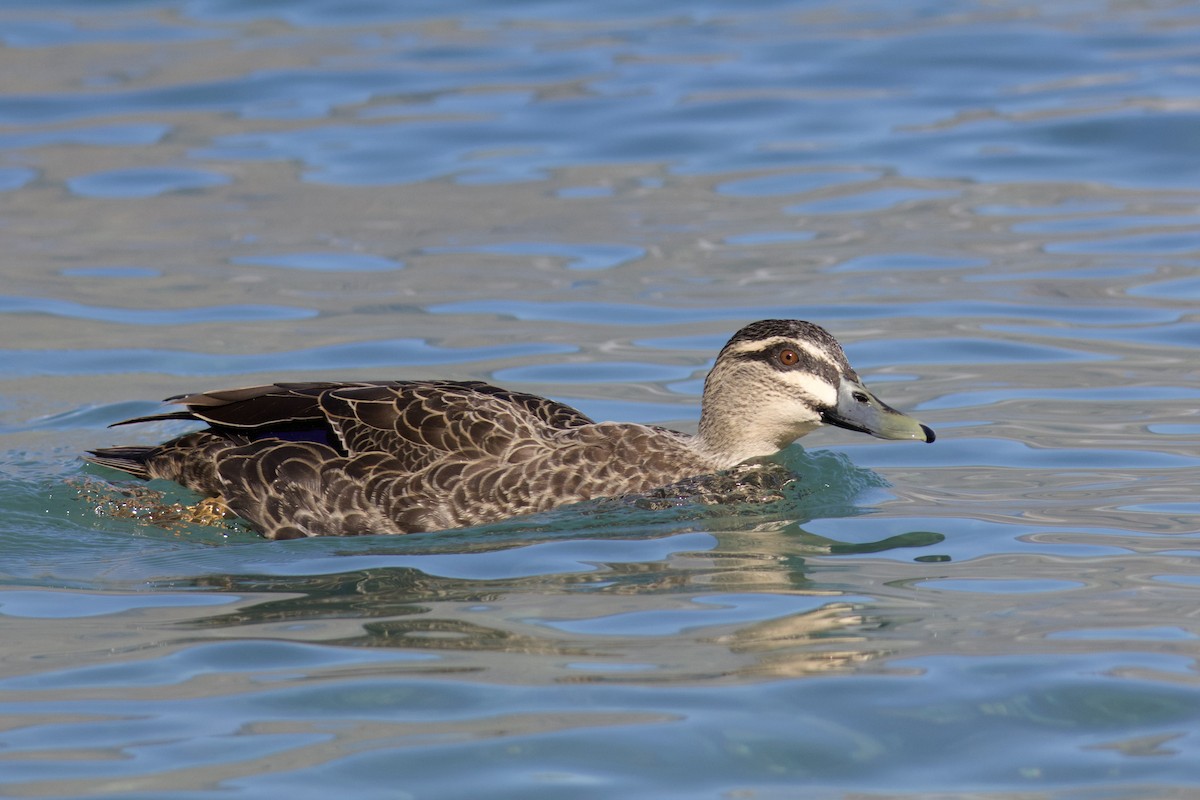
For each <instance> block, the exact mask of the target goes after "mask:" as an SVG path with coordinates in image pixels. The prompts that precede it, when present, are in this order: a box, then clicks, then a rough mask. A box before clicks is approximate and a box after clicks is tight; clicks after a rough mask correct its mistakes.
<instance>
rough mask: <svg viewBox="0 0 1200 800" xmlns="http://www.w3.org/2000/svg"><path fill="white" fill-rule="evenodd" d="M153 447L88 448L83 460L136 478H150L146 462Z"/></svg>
mask: <svg viewBox="0 0 1200 800" xmlns="http://www.w3.org/2000/svg"><path fill="white" fill-rule="evenodd" d="M156 449H157V448H154V447H102V448H100V449H99V450H89V451H88V454H87V455H86V456H84V457H83V458H84V460H85V461H88V462H90V463H92V464H96V465H98V466H101V467H108V468H109V469H116V470H120V471H121V472H128V473H129V474H130V475H133V476H134V477H136V478H142V479H143V480H149V479H150V467H149V465H148V462H149V460H150V455H151V453H153V452H154V451H155V450H156Z"/></svg>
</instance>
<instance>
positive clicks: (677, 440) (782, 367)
mask: <svg viewBox="0 0 1200 800" xmlns="http://www.w3.org/2000/svg"><path fill="white" fill-rule="evenodd" d="M167 402H171V403H176V404H179V405H182V406H184V407H185V408H186V410H185V411H173V412H167V413H163V414H156V415H152V416H146V417H138V418H136V419H131V420H126V421H125V422H120V423H116V424H118V425H125V424H130V423H135V422H149V421H155V420H177V419H184V420H193V421H197V422H203V423H206V424H207V425H208V427H207V428H206V429H204V430H201V431H196V432H194V433H188V434H185V435H183V436H180V437H178V438H176V439H172V440H171V441H168V442H166V443H164V444H160V445H157V446H152V447H111V448H104V449H100V450H94V451H91V452H90V455H89V456H88V460H89V461H91V462H93V463H95V464H99V465H101V466H105V467H111V468H113V469H117V470H121V471H123V472H126V473H129V474H131V475H134V476H136V477H139V478H144V479H150V478H165V479H167V480H171V481H175V482H177V483H180V484H183V485H184V486H186V487H188V488H190V489H193V490H195V491H197V492H199V493H201V494H203V495H205V496H207V497H212V498H219V500H220V502H221V503H223V504H224V505H225V506H227V507H228V508H229V509H230V510H231V511H232V512H233V513H235V514H237V515H238V516H239V517H241V518H243V519H244V520H246V521H247V522H249V523H250V524H251V525H252V526H254V527H255V528H256V529H257V530H258V531H260V532H261V533H262V534H263V535H264V536H266V537H267V538H270V539H292V538H298V537H302V536H329V535H341V536H345V535H354V534H365V533H415V532H421V531H434V530H443V529H447V528H456V527H460V526H465V525H477V524H482V523H486V522H492V521H495V520H499V519H504V518H506V517H512V516H517V515H520V514H528V513H531V512H536V511H545V510H547V509H550V508H554V507H556V506H560V505H565V504H567V503H575V502H579V501H583V500H589V499H592V498H600V497H616V496H622V495H631V494H638V493H642V492H647V491H649V490H651V489H656V488H660V487H663V486H668V485H670V484H673V483H675V482H678V481H682V480H685V479H688V478H694V477H695V476H698V475H705V474H708V473H713V472H717V471H720V470H727V469H730V468H732V467H735V466H737V465H739V464H741V463H743V462H745V461H747V460H748V459H752V458H755V457H758V456H767V455H770V454H772V453H775V452H777V451H779V450H781V449H782V448H784V447H786V446H787V445H789V444H791V443H792V442H793V441H795V440H796V439H798V438H799V437H801V436H803V435H804V434H806V433H808V432H810V431H812V430H813V429H815V428H817V427H819V426H820V425H822V424H827V425H836V426H838V427H841V428H848V429H850V430H853V431H861V432H863V433H868V434H871V435H873V436H878V437H880V438H882V439H915V440H917V441H924V442H932V441H933V440H934V433H933V431H932V430H931V429H930V428H928V427H926V426H925V425H922V424H921V423H920V422H917V421H916V420H914V419H912V418H911V417H908V416H905V415H904V414H901V413H900V412H899V411H896V410H895V409H894V408H892V407H890V406H888V405H887V404H885V403H883V402H882V401H880V400H879V399H878V398H876V397H875V395H873V394H871V392H869V391H868V390H867V389H866V387H865V386H863V383H862V381H861V380H860V379H859V377H858V375H857V374H856V373H855V372H854V370H853V369H852V368H851V367H850V364H849V363H848V362H847V360H846V356H845V354H844V353H843V352H842V348H841V345H839V344H838V342H837V340H836V339H834V338H833V336H832V335H830V334H829V332H828V331H826V330H825V329H824V328H821V327H820V326H818V325H814V324H813V323H811V322H803V321H800V320H763V321H761V322H755V323H752V324H750V325H747V326H746V327H744V328H742V329H741V330H740V331H738V332H737V333H735V334H734V335H733V337H732V338H731V339H730V340H729V342H728V343H727V344H726V345H725V346H724V347H723V348H722V349H721V351H720V353H719V354H718V355H717V358H716V361H715V363H714V364H713V367H712V369H711V370H710V371H709V374H708V377H707V379H706V380H705V382H704V395H703V398H702V401H701V411H700V425H699V430H698V432H697V433H696V434H695V435H688V434H684V433H679V432H677V431H672V430H668V429H666V428H661V427H656V426H652V425H639V424H632V423H621V422H594V421H592V420H591V419H589V418H588V417H587V416H585V415H584V414H582V413H580V412H579V411H576V410H575V409H574V408H571V407H570V406H567V405H564V404H562V403H558V402H555V401H553V400H547V399H546V398H543V397H538V396H536V395H531V394H524V393H521V392H514V391H509V390H507V389H501V388H499V387H496V386H491V385H489V384H486V383H483V382H481V381H447V380H429V381H363V382H350V383H335V382H313V383H274V384H270V385H267V386H252V387H249V388H243V389H229V390H219V391H211V392H200V393H198V394H187V395H180V396H178V397H172V398H168V400H167Z"/></svg>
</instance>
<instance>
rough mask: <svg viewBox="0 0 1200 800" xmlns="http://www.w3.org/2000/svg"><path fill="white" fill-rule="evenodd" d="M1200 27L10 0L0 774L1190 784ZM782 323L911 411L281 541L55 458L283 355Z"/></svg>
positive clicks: (572, 389)
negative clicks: (565, 501) (511, 511)
mask: <svg viewBox="0 0 1200 800" xmlns="http://www.w3.org/2000/svg"><path fill="white" fill-rule="evenodd" d="M1196 22H1197V18H1196V15H1195V10H1194V9H1192V8H1191V7H1190V6H1187V5H1170V4H1158V5H1155V4H1135V5H1125V6H1120V5H1115V6H1114V5H1101V4H1094V3H1087V2H1085V3H1078V4H1059V5H1054V4H1051V5H1050V6H1047V7H1038V8H1033V7H1029V6H1027V5H1018V4H1010V3H1005V2H1001V3H988V4H979V3H975V2H953V3H948V4H942V5H940V6H936V7H935V6H928V7H925V6H920V7H918V6H914V5H910V4H900V5H895V4H885V3H878V2H871V1H869V0H863V2H854V3H849V4H846V3H841V4H833V5H820V4H810V3H796V2H787V1H781V2H772V3H768V4H756V5H755V7H754V8H753V9H747V7H745V6H744V5H742V4H731V3H724V2H705V3H701V4H695V3H693V4H690V5H688V6H686V7H684V6H675V5H670V4H668V5H666V6H663V5H646V4H632V3H624V2H621V3H615V4H614V3H606V4H602V5H601V6H594V4H593V5H588V4H579V3H570V2H562V3H520V4H512V3H507V4H484V3H477V2H471V1H470V0H467V1H466V2H459V3H452V4H449V5H447V4H433V5H430V4H412V3H405V4H393V3H387V2H374V1H371V0H369V1H368V2H362V3H356V4H353V5H351V6H347V5H346V4H344V3H330V2H323V1H322V0H297V1H296V2H291V3H282V4H281V3H268V4H264V3H255V2H243V1H242V0H239V1H238V2H228V1H226V0H219V1H217V0H201V1H198V2H188V3H170V2H149V3H142V2H138V3H122V2H118V3H106V4H104V7H103V8H102V9H101V8H90V7H88V6H87V5H86V4H67V3H62V4H59V3H51V4H49V5H47V4H44V3H39V4H33V3H10V4H7V5H5V6H4V7H3V8H0V41H3V43H4V44H5V46H6V49H5V50H4V53H3V55H4V58H5V59H6V62H5V63H6V66H7V68H6V69H4V70H0V87H2V88H0V200H2V201H3V203H2V204H0V223H2V224H3V227H4V235H5V245H6V247H5V252H4V254H3V255H0V259H3V263H4V268H3V275H4V277H5V280H4V284H3V287H2V288H0V293H2V295H0V367H3V369H2V370H0V381H2V383H0V386H2V387H3V390H2V392H0V437H2V438H0V507H2V508H3V509H4V514H3V515H0V545H2V546H3V552H4V557H3V559H0V620H2V628H3V636H2V637H0V715H2V716H3V719H4V724H3V725H0V728H2V732H0V794H5V795H6V796H10V795H11V796H57V797H87V796H119V797H142V796H145V797H156V798H180V799H181V800H182V798H200V797H210V796H215V795H217V794H230V793H236V794H238V795H240V796H246V797H259V796H261V797H278V796H281V795H284V794H288V795H292V796H296V797H317V796H320V797H325V796H328V795H329V794H330V792H335V793H340V794H343V795H350V796H354V797H365V798H370V797H389V798H393V797H397V796H400V797H437V798H453V797H470V798H478V797H513V798H518V797H519V798H522V799H523V800H524V799H525V798H536V797H556V798H557V797H578V798H587V797H597V798H599V797H613V796H617V795H620V796H623V797H646V798H656V800H657V799H658V798H671V797H680V798H683V797H686V798H696V797H735V796H736V797H762V798H774V797H806V798H807V797H843V796H848V795H851V794H855V795H865V794H872V793H873V794H875V795H881V796H882V795H886V796H907V795H913V796H929V795H932V794H935V793H945V794H947V795H950V794H953V795H955V796H959V795H962V794H964V793H970V794H972V796H979V797H1001V796H1003V797H1012V796H1014V793H1022V796H1025V795H1026V794H1037V795H1038V796H1049V797H1072V798H1077V797H1100V796H1105V797H1108V796H1121V797H1175V796H1178V797H1185V796H1188V795H1189V794H1190V793H1191V792H1194V791H1195V787H1196V786H1197V785H1198V784H1200V768H1197V767H1196V764H1197V763H1200V759H1197V755H1198V754H1197V747H1196V734H1195V728H1196V724H1197V720H1200V693H1198V691H1197V686H1196V660H1195V659H1196V655H1197V648H1196V641H1197V637H1198V636H1200V629H1198V628H1197V625H1196V623H1195V621H1194V617H1195V614H1194V612H1193V609H1194V608H1195V607H1196V606H1197V598H1198V597H1200V594H1198V591H1200V586H1198V583H1200V578H1198V577H1197V574H1198V570H1197V568H1196V563H1197V562H1196V554H1197V548H1196V535H1197V531H1198V530H1200V501H1197V499H1196V475H1197V472H1198V470H1197V468H1198V466H1200V456H1198V453H1197V445H1198V443H1200V423H1198V421H1197V410H1196V409H1197V403H1198V401H1200V382H1198V378H1197V376H1198V374H1200V373H1198V371H1197V363H1196V356H1195V353H1196V343H1197V341H1200V338H1198V334H1200V327H1198V326H1200V322H1198V321H1197V311H1196V308H1197V306H1196V301H1197V299H1198V297H1200V281H1198V279H1197V277H1196V266H1197V259H1196V254H1197V252H1200V235H1198V234H1197V233H1196V229H1197V227H1198V226H1197V220H1198V219H1200V212H1198V211H1197V209H1198V208H1200V194H1197V192H1196V187H1197V185H1198V183H1197V180H1198V176H1197V174H1196V171H1197V170H1196V168H1195V167H1194V165H1195V164H1196V163H1200V161H1198V159H1197V156H1198V153H1197V144H1196V141H1197V140H1196V137H1195V135H1194V131H1195V130H1196V127H1197V112H1196V108H1197V102H1196V89H1195V85H1196V81H1195V77H1196V69H1195V67H1194V65H1193V63H1192V61H1193V60H1194V59H1193V58H1192V54H1193V53H1194V52H1195V50H1196V47H1197V43H1198V42H1197V30H1200V28H1198V27H1197V25H1196ZM771 316H787V317H801V318H808V319H812V320H814V321H818V322H820V323H822V324H824V325H826V326H827V327H829V328H830V329H831V330H833V331H834V332H835V333H836V334H837V335H838V336H839V338H841V339H842V341H843V342H845V344H846V346H847V351H848V353H849V355H850V358H851V361H852V362H853V363H854V364H855V365H856V367H857V368H858V369H859V370H860V372H861V373H862V374H863V375H864V377H865V378H866V380H867V381H868V382H869V384H870V385H872V386H873V387H874V388H875V389H877V390H878V391H879V393H880V394H881V395H882V396H884V397H885V398H886V399H887V400H888V401H889V402H891V403H892V404H894V405H896V406H898V407H901V408H904V409H909V410H912V411H914V413H916V414H917V415H918V416H920V417H921V419H922V420H923V421H925V422H928V423H929V424H930V425H932V426H933V427H934V428H935V429H936V430H937V431H938V441H937V442H936V444H934V445H933V446H930V447H926V446H923V445H922V446H916V445H912V446H909V445H903V444H897V443H882V442H876V441H873V440H865V439H863V438H861V437H857V438H856V437H855V436H854V435H853V434H849V433H846V432H841V431H822V432H818V433H816V434H814V435H812V436H811V437H809V438H807V439H805V441H804V447H803V448H800V447H795V448H792V449H791V450H789V451H788V452H787V453H786V454H784V456H783V457H782V458H783V461H784V463H785V465H786V466H787V467H789V468H790V469H792V470H794V471H795V472H797V473H799V474H800V476H801V479H800V480H799V481H798V482H797V483H795V484H792V485H790V486H789V487H788V489H787V491H786V492H785V493H784V495H783V497H781V498H774V497H772V498H770V499H767V500H764V501H763V502H759V503H748V504H743V505H737V506H724V507H716V508H712V507H709V508H702V507H697V506H689V505H686V504H675V503H667V502H663V503H659V504H657V505H658V506H659V507H648V505H647V504H643V505H642V506H637V505H631V504H629V503H623V502H619V501H608V502H599V503H594V504H587V505H585V506H582V507H575V508H568V509H560V510H557V511H555V512H551V513H549V514H544V515H539V516H535V517H531V518H527V519H518V520H510V521H506V522H504V523H500V524H497V525H493V526H488V527H486V528H479V529H471V530H463V531H452V532H445V533H440V534H430V535H417V536H409V537H362V538H357V539H354V540H319V541H318V540H312V541H293V542H265V541H262V540H260V539H258V538H257V537H255V536H254V535H252V534H251V533H249V532H247V531H246V530H245V529H243V528H241V527H239V526H237V525H236V524H231V525H228V526H226V527H221V528H217V527H199V526H196V525H192V524H188V523H185V522H181V521H180V520H179V518H178V515H177V514H175V515H172V514H171V513H170V509H171V507H172V504H174V503H176V502H181V503H182V502H188V501H189V500H190V499H191V498H190V497H189V496H188V495H187V494H186V493H184V492H181V491H179V490H178V489H176V488H173V487H170V486H165V485H157V484H155V485H153V486H151V487H149V490H150V491H151V492H154V493H160V492H161V493H165V494H153V495H138V496H137V497H135V498H133V499H131V498H130V497H129V496H128V495H126V494H123V493H122V489H121V488H120V487H116V488H114V487H113V486H112V485H111V484H108V483H106V481H107V479H109V478H111V477H112V475H111V474H110V473H106V472H103V471H100V470H92V469H90V468H84V467H82V466H81V465H80V463H79V461H78V453H80V452H81V451H83V450H85V449H87V448H90V447H96V446H104V445H110V444H113V443H115V442H116V441H126V440H127V439H128V437H129V436H130V435H134V436H140V437H143V440H144V441H152V440H157V439H160V438H163V437H165V436H168V435H170V434H171V433H173V432H175V431H177V430H179V428H178V426H176V425H173V424H170V423H165V424H160V425H151V426H145V427H144V429H143V430H141V431H137V432H134V433H129V432H126V433H123V434H121V435H119V436H118V434H117V432H114V431H109V430H107V429H106V428H105V426H106V425H108V424H109V423H112V422H115V421H117V420H120V419H125V418H128V417H131V416H136V415H139V414H145V413H149V412H151V411H153V410H154V409H156V408H157V407H158V406H157V402H156V401H157V399H158V398H160V397H164V396H167V395H172V394H177V393H179V392H184V391H189V390H196V389H205V388H216V387H219V386H235V385H244V384H248V383H252V382H256V381H260V380H266V379H278V378H291V379H299V378H312V377H327V378H355V379H357V378H383V377H386V378H408V377H430V376H439V377H453V378H471V379H485V380H495V381H498V382H504V383H506V384H510V385H513V386H514V387H519V388H522V389H526V390H530V391H535V392H540V393H545V394H549V395H551V396H553V397H555V398H558V399H561V400H564V401H566V402H569V403H571V404H573V405H576V406H578V407H579V408H581V409H582V410H583V411H584V412H585V413H588V414H591V415H593V416H596V417H599V418H604V419H627V420H635V421H642V422H653V423H664V424H670V425H674V426H678V427H683V428H687V427H689V426H691V425H694V424H695V422H694V421H695V418H696V414H697V403H698V397H699V393H700V389H701V385H702V378H703V375H704V372H705V370H706V368H707V366H708V365H709V363H710V362H711V359H712V357H713V355H714V354H715V352H716V350H717V348H719V347H720V346H721V344H723V343H724V341H725V339H726V338H727V336H728V335H729V333H730V332H731V331H732V330H734V329H736V328H737V327H738V326H740V325H741V324H743V323H745V322H747V321H750V320H752V319H756V318H763V317H771ZM125 491H129V490H125ZM147 497H153V498H155V499H154V503H155V504H153V505H150V504H147V501H146V498H147ZM651 505H653V504H651ZM148 508H153V509H155V513H156V514H159V516H156V517H155V518H154V519H150V518H148V516H147V513H146V509H148ZM131 509H136V510H138V512H139V513H137V514H133V515H131V514H130V513H127V512H129V511H130V510H131ZM97 510H99V511H101V512H103V513H101V514H97V513H96V512H97Z"/></svg>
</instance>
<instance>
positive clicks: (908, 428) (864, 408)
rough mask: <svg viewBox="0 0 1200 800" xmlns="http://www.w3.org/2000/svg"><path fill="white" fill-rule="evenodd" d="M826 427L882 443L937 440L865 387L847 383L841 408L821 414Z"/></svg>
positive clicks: (929, 430) (926, 428) (841, 391)
mask: <svg viewBox="0 0 1200 800" xmlns="http://www.w3.org/2000/svg"><path fill="white" fill-rule="evenodd" d="M821 419H822V420H823V421H824V422H825V424H826V425H836V426H837V427H839V428H845V429H846V430H851V431H859V432H861V433H869V434H871V435H872V436H878V437H879V438H880V439H916V440H917V441H918V442H932V441H933V440H934V439H935V438H936V436H935V435H934V433H933V429H932V428H930V427H929V426H928V425H922V424H921V423H920V422H917V421H916V420H915V419H913V418H912V417H910V416H908V415H907V414H901V413H900V412H899V411H897V410H896V409H894V408H892V407H891V406H889V405H888V404H887V403H885V402H883V401H882V400H880V399H879V398H878V397H876V396H875V395H873V394H872V393H871V392H869V391H867V389H866V387H864V386H863V385H862V384H861V383H857V382H854V381H850V380H846V379H843V380H842V383H841V386H840V387H838V399H837V406H835V407H834V408H831V409H828V410H827V411H825V412H824V413H822V414H821Z"/></svg>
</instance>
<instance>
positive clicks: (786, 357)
mask: <svg viewBox="0 0 1200 800" xmlns="http://www.w3.org/2000/svg"><path fill="white" fill-rule="evenodd" d="M775 357H776V358H777V359H779V363H780V364H783V365H784V366H785V367H794V366H796V365H797V364H799V363H800V354H799V353H797V352H796V351H795V350H793V349H792V348H790V347H785V348H784V349H782V350H780V351H779V354H778V355H776V356H775Z"/></svg>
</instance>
